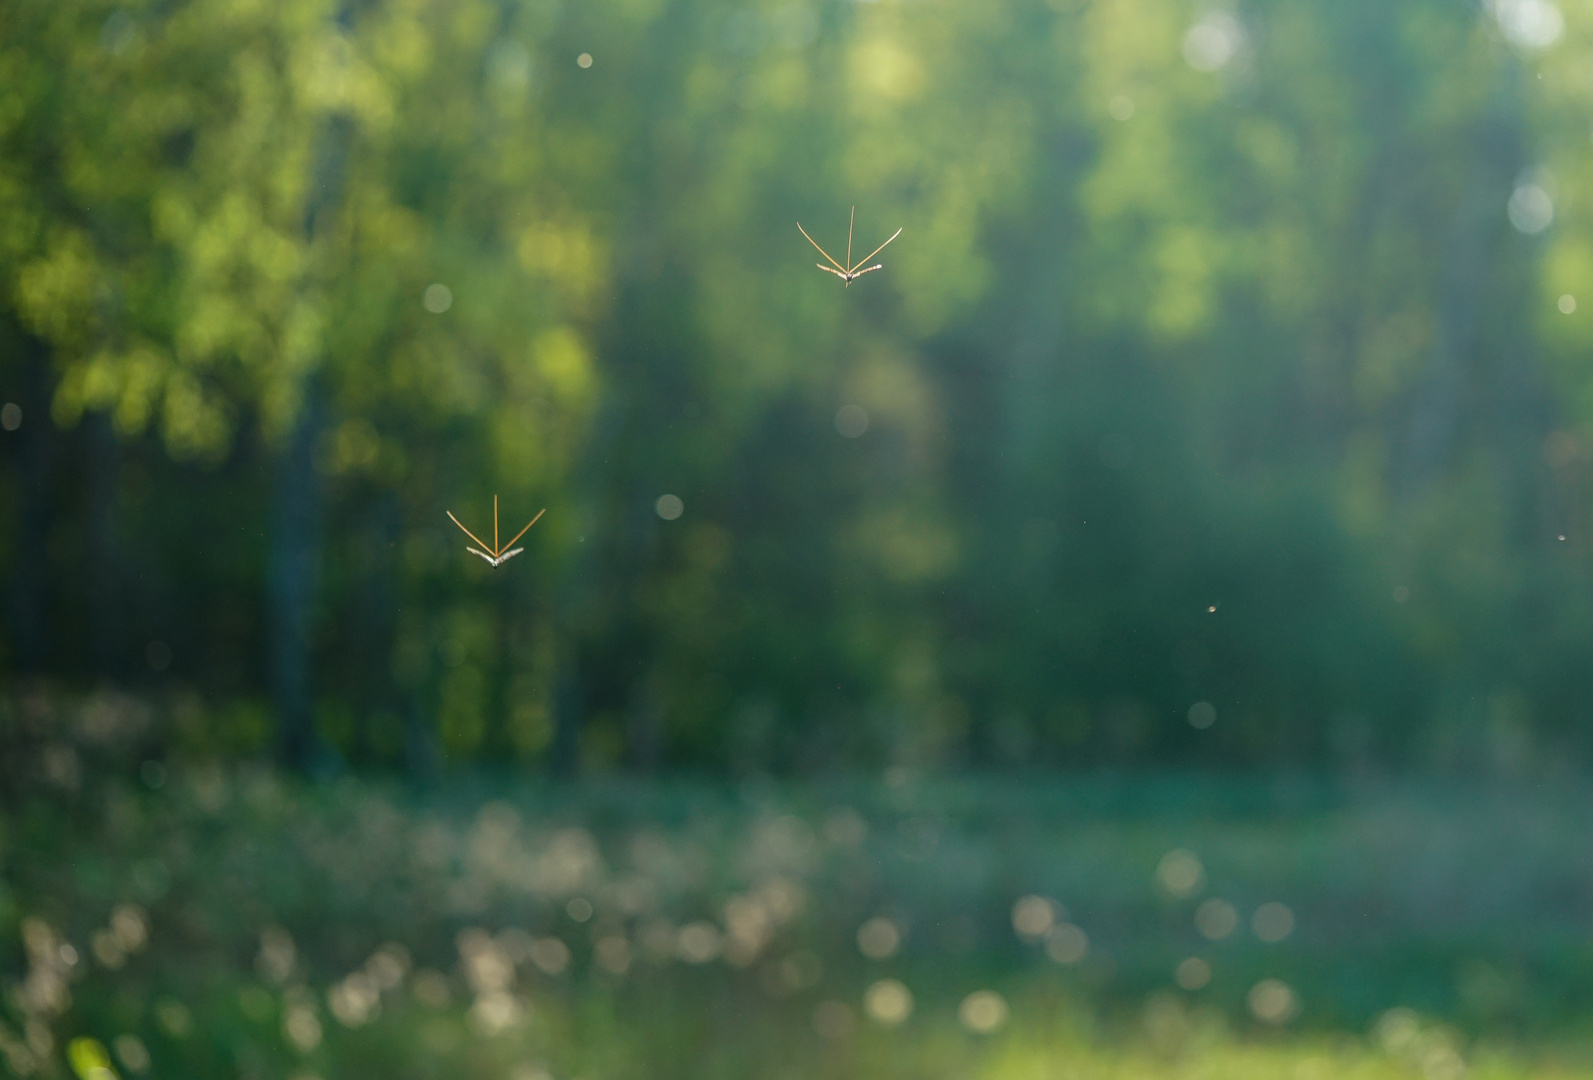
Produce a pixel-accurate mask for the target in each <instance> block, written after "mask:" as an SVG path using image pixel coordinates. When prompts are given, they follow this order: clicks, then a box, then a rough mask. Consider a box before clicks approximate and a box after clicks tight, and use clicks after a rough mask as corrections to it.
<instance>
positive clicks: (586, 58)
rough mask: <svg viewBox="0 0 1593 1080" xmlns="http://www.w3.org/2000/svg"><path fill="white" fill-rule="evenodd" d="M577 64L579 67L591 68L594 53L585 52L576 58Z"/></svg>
mask: <svg viewBox="0 0 1593 1080" xmlns="http://www.w3.org/2000/svg"><path fill="white" fill-rule="evenodd" d="M575 66H576V67H579V68H589V67H591V66H592V54H591V53H589V52H584V53H582V54H581V55H580V56H577V57H576V58H575Z"/></svg>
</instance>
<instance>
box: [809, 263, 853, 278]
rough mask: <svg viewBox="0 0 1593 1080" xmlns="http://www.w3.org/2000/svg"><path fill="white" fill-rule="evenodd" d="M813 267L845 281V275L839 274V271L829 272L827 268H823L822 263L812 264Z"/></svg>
mask: <svg viewBox="0 0 1593 1080" xmlns="http://www.w3.org/2000/svg"><path fill="white" fill-rule="evenodd" d="M813 265H814V266H817V267H818V268H819V269H820V270H823V271H824V272H825V273H827V274H834V275H835V276H836V277H838V278H840V279H841V280H843V281H845V280H846V275H845V274H843V273H841V272H840V271H839V270H831V269H830V268H829V267H828V266H825V265H824V264H823V263H814V264H813Z"/></svg>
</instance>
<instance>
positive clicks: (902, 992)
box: [863, 979, 913, 1027]
mask: <svg viewBox="0 0 1593 1080" xmlns="http://www.w3.org/2000/svg"><path fill="white" fill-rule="evenodd" d="M863 1008H864V1010H865V1011H866V1012H867V1013H868V1015H869V1016H870V1017H872V1018H873V1019H874V1020H876V1021H878V1022H879V1023H881V1024H885V1025H887V1026H892V1027H894V1026H895V1025H897V1024H900V1023H901V1022H902V1021H904V1020H906V1019H907V1018H908V1017H909V1016H911V1015H912V1012H913V994H912V991H910V990H908V989H907V987H906V986H904V985H903V984H902V983H900V982H898V981H897V980H896V979H881V980H880V981H879V982H877V983H875V984H874V985H873V986H870V987H869V988H868V991H867V993H865V994H864V995H863Z"/></svg>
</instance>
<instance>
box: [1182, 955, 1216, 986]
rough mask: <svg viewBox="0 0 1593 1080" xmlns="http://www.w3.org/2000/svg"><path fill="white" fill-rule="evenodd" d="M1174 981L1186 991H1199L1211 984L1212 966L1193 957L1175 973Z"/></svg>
mask: <svg viewBox="0 0 1593 1080" xmlns="http://www.w3.org/2000/svg"><path fill="white" fill-rule="evenodd" d="M1173 981H1174V982H1176V983H1177V984H1178V985H1179V986H1180V987H1182V988H1183V989H1185V990H1199V989H1200V988H1201V987H1203V986H1205V985H1206V984H1207V983H1209V982H1211V965H1210V964H1208V963H1206V961H1204V960H1202V959H1201V958H1200V957H1198V956H1191V957H1190V958H1189V959H1187V960H1185V961H1183V962H1182V963H1180V964H1179V965H1178V967H1177V968H1176V969H1175V970H1174V971H1173Z"/></svg>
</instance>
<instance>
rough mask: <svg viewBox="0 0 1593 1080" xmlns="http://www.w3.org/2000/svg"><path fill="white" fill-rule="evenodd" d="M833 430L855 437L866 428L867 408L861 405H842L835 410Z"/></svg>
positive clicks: (849, 437) (848, 436)
mask: <svg viewBox="0 0 1593 1080" xmlns="http://www.w3.org/2000/svg"><path fill="white" fill-rule="evenodd" d="M835 430H836V431H839V432H840V433H841V434H842V435H844V436H846V437H847V438H848V439H855V438H857V437H858V436H860V435H862V434H863V433H864V432H865V431H867V430H868V410H866V409H864V408H863V406H861V405H842V406H841V407H840V408H839V409H836V410H835Z"/></svg>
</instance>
